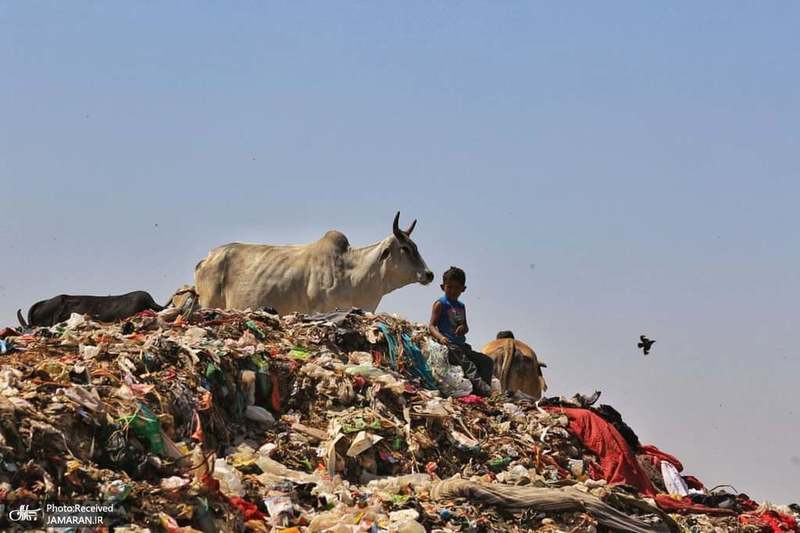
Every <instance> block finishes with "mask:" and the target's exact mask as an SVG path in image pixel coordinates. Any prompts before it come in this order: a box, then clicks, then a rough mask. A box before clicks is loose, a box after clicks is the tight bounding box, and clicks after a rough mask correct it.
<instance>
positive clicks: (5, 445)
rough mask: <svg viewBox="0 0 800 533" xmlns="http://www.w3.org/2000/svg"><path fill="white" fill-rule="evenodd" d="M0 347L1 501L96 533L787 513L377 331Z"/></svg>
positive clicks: (167, 322)
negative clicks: (30, 506) (103, 532)
mask: <svg viewBox="0 0 800 533" xmlns="http://www.w3.org/2000/svg"><path fill="white" fill-rule="evenodd" d="M0 338H2V343H1V344H0V351H2V352H3V356H2V359H0V411H1V412H2V415H3V416H2V417H0V418H1V420H0V490H2V495H3V499H4V502H10V501H25V502H33V501H34V500H36V499H41V498H45V497H48V498H56V497H59V498H63V499H69V500H71V501H76V502H80V501H86V502H96V501H102V502H111V503H114V505H115V513H114V514H113V515H111V516H109V523H108V524H107V526H109V528H111V529H112V530H114V531H127V532H131V533H132V532H140V533H141V532H144V531H176V532H177V531H184V532H189V531H245V530H247V531H257V532H262V531H263V532H273V531H276V532H277V531H283V532H285V533H311V532H322V531H332V532H340V531H341V532H344V531H347V532H352V531H364V532H366V531H370V532H379V531H389V532H393V533H394V532H403V533H422V532H423V531H429V530H439V531H442V532H449V531H453V532H454V531H537V530H542V531H550V532H552V531H556V530H562V531H576V532H578V531H586V532H589V531H596V530H597V529H598V528H602V527H604V526H607V527H609V528H612V529H613V528H617V529H621V530H626V531H653V532H655V531H678V530H679V528H683V529H684V530H686V531H692V532H700V531H733V530H737V528H739V529H741V528H742V527H753V528H756V527H761V528H766V527H773V528H774V527H782V528H784V529H783V530H788V529H787V528H789V527H792V524H796V522H795V521H796V519H797V513H798V511H800V507H783V506H771V507H763V506H762V507H759V506H758V504H757V503H755V502H752V500H749V498H747V497H746V496H745V495H743V494H738V493H726V492H724V491H721V490H719V489H718V490H716V491H713V492H711V491H708V490H706V489H705V488H704V487H703V485H702V483H700V482H699V481H698V480H696V479H695V478H693V477H691V476H686V475H682V474H681V472H682V470H683V466H682V465H681V464H680V462H679V461H678V460H677V458H674V457H672V456H670V455H668V454H666V453H664V452H661V451H660V450H658V449H657V448H655V447H654V446H642V445H640V444H639V441H638V437H636V435H635V434H634V433H633V430H632V429H630V428H628V427H627V426H626V425H625V424H624V422H622V418H621V415H620V414H619V413H617V412H616V411H615V410H613V408H610V406H600V408H595V407H593V404H594V401H596V399H597V398H596V396H597V395H595V396H593V397H591V398H585V397H583V396H581V395H575V396H573V397H572V398H570V399H564V398H543V399H541V400H539V401H538V402H537V401H535V400H536V399H535V398H532V396H531V395H529V394H522V395H519V394H517V392H519V390H521V388H520V387H518V386H516V385H515V386H510V387H509V386H507V385H508V384H507V383H506V381H507V382H508V383H511V384H512V385H513V383H514V382H513V380H512V379H510V378H508V376H501V377H502V379H501V380H499V381H500V382H502V383H500V384H499V386H498V389H500V390H497V391H495V392H494V393H493V394H492V395H491V396H488V397H479V396H473V395H472V392H473V391H472V385H471V383H470V381H469V380H468V379H466V378H465V377H464V374H463V371H462V369H461V368H460V367H457V366H452V365H450V364H449V362H448V360H447V349H446V348H445V347H443V346H440V345H438V344H437V343H435V342H433V341H432V340H431V339H430V336H429V335H428V333H427V328H426V327H425V325H422V324H413V323H410V322H407V321H404V320H402V319H400V318H397V317H393V316H386V315H380V316H377V315H373V314H370V313H364V312H357V311H354V310H353V311H348V312H340V313H333V314H327V315H320V316H315V315H312V316H303V315H289V316H284V317H278V316H277V315H275V314H274V313H269V312H265V311H254V312H250V311H247V312H237V311H222V310H211V309H198V310H192V309H188V308H187V312H185V313H174V312H171V311H170V309H165V310H164V311H161V312H158V313H155V312H152V311H146V312H142V313H139V314H138V315H135V316H132V317H130V318H127V319H126V320H124V321H120V322H116V323H102V324H101V323H98V322H94V321H92V320H90V319H88V318H87V317H85V316H82V315H77V314H73V315H72V316H71V317H70V318H69V320H67V321H66V322H63V323H60V324H56V325H54V326H52V327H50V328H33V329H31V330H26V332H25V333H24V334H17V333H16V332H15V330H11V329H4V330H2V335H0ZM10 339H13V344H12V343H11V342H10ZM513 373H514V370H513V369H512V370H510V371H509V373H508V374H509V375H513ZM507 378H508V379H507ZM503 380H505V381H503ZM515 388H516V389H519V390H516V391H515V392H514V393H512V390H511V389H515ZM540 389H543V387H540ZM540 389H537V390H540ZM504 390H505V392H503V391H504ZM523 392H524V391H523ZM626 428H627V429H626ZM665 465H666V466H665ZM622 484H626V485H627V486H623V485H622ZM669 493H673V494H674V495H670V494H669ZM684 493H685V494H684ZM656 504H657V505H658V506H656ZM665 511H666V512H665ZM668 513H669V514H668ZM7 516H8V513H5V514H3V515H2V516H0V528H3V530H6V529H11V526H10V525H9V523H8V519H7Z"/></svg>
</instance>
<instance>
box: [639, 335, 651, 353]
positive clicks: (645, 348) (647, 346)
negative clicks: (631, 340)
mask: <svg viewBox="0 0 800 533" xmlns="http://www.w3.org/2000/svg"><path fill="white" fill-rule="evenodd" d="M639 340H640V341H642V342H640V343H639V344H637V345H636V346H638V347H639V348H641V349H642V351H644V354H645V355H647V354H649V353H650V347H651V346H652V345H653V344H655V343H656V341H651V340H650V339H648V338H647V337H645V336H644V335H639Z"/></svg>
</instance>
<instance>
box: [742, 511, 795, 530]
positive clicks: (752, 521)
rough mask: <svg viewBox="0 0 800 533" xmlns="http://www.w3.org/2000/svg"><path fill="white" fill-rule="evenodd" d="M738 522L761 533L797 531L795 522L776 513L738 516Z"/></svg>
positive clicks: (787, 516)
mask: <svg viewBox="0 0 800 533" xmlns="http://www.w3.org/2000/svg"><path fill="white" fill-rule="evenodd" d="M739 522H740V523H741V524H742V525H744V526H757V527H760V528H761V531H762V532H764V533H767V532H769V533H783V532H784V531H798V529H797V520H795V519H794V518H792V517H791V516H789V515H785V514H781V513H779V512H777V511H767V512H766V513H763V514H756V513H747V514H743V515H739Z"/></svg>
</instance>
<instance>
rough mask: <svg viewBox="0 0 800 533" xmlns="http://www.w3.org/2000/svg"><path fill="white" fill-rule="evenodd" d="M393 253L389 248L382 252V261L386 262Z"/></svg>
mask: <svg viewBox="0 0 800 533" xmlns="http://www.w3.org/2000/svg"><path fill="white" fill-rule="evenodd" d="M391 252H392V249H391V248H390V247H389V246H387V247H386V248H384V249H383V251H382V252H381V261H386V260H387V259H388V258H389V254H390V253H391Z"/></svg>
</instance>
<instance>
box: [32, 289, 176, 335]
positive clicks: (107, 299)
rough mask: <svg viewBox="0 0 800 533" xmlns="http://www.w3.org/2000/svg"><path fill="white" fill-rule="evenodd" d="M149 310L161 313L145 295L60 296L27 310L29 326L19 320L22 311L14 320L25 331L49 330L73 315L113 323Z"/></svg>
mask: <svg viewBox="0 0 800 533" xmlns="http://www.w3.org/2000/svg"><path fill="white" fill-rule="evenodd" d="M146 309H151V310H153V311H161V310H162V309H164V308H163V307H161V306H160V305H158V304H157V303H156V302H155V300H153V297H152V296H150V295H149V294H148V293H146V292H145V291H133V292H129V293H128V294H120V295H119V296H70V295H68V294H60V295H58V296H55V297H53V298H50V299H49V300H42V301H41V302H37V303H35V304H33V305H32V306H31V308H30V309H29V310H28V322H27V323H26V322H25V320H23V319H22V310H21V309H20V310H18V311H17V319H19V323H20V324H21V325H22V327H24V328H28V327H35V326H45V327H49V326H52V325H54V324H58V323H59V322H63V321H65V320H67V319H68V318H69V317H70V315H71V314H72V313H78V314H79V315H89V316H91V317H92V320H98V321H100V322H114V321H115V320H121V319H123V318H128V317H129V316H133V315H135V314H136V313H139V312H141V311H144V310H146Z"/></svg>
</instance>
